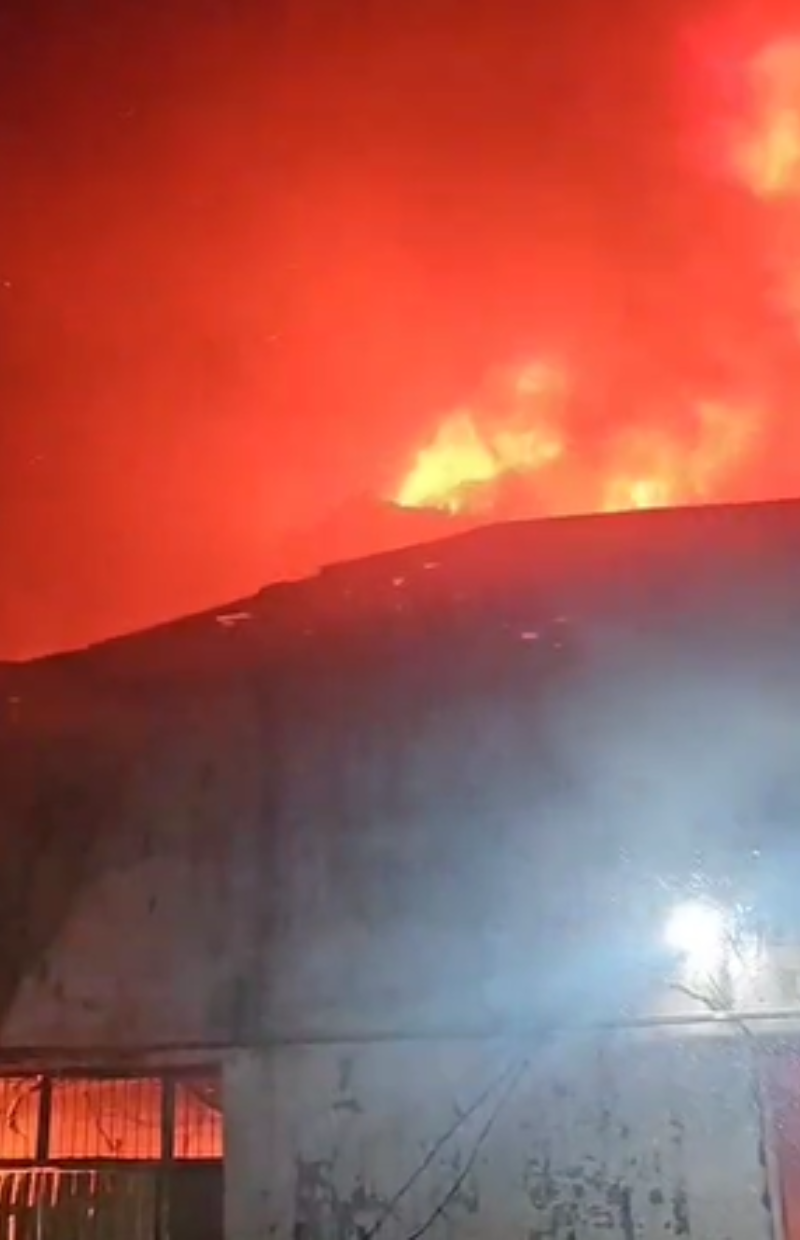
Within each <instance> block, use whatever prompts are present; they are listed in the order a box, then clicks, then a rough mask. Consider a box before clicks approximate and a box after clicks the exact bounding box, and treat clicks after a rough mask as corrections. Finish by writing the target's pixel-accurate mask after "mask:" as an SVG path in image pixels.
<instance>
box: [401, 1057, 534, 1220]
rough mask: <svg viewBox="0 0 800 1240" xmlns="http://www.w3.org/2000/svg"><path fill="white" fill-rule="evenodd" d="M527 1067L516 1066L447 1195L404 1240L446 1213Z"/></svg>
mask: <svg viewBox="0 0 800 1240" xmlns="http://www.w3.org/2000/svg"><path fill="white" fill-rule="evenodd" d="M529 1066H530V1065H529V1062H528V1060H527V1059H523V1061H522V1063H520V1064H519V1065H518V1067H517V1071H516V1072H515V1073H514V1075H513V1077H512V1079H511V1080H510V1081H509V1084H508V1086H507V1088H506V1089H505V1090H504V1091H503V1094H502V1095H501V1097H500V1099H499V1100H498V1103H497V1106H496V1107H495V1108H494V1110H493V1111H492V1113H491V1115H490V1116H489V1118H488V1119H487V1121H486V1123H485V1124H484V1125H483V1128H482V1129H481V1130H480V1132H479V1133H478V1136H477V1139H476V1141H475V1144H474V1145H473V1147H472V1149H471V1150H470V1154H469V1158H468V1159H467V1161H466V1162H465V1163H464V1166H463V1167H462V1168H461V1171H460V1172H459V1173H458V1175H457V1176H456V1178H455V1180H454V1181H453V1183H452V1184H451V1185H450V1188H449V1189H448V1190H447V1193H446V1194H445V1196H444V1197H443V1198H442V1200H441V1201H440V1202H439V1204H438V1206H437V1207H436V1209H435V1210H432V1211H431V1213H430V1214H429V1215H428V1217H427V1218H426V1219H425V1222H424V1223H421V1224H420V1226H419V1227H417V1229H416V1230H415V1231H412V1232H411V1234H410V1235H409V1236H407V1237H406V1240H421V1237H422V1236H424V1235H425V1233H426V1232H427V1231H429V1230H430V1228H431V1227H432V1226H433V1224H434V1223H435V1222H436V1220H437V1219H438V1218H441V1217H442V1215H443V1214H444V1213H445V1212H446V1210H447V1207H448V1206H449V1205H450V1203H451V1202H452V1201H453V1200H454V1199H455V1197H456V1196H457V1195H458V1193H459V1191H460V1189H461V1186H462V1184H463V1183H464V1181H465V1180H466V1178H467V1176H468V1175H469V1173H470V1172H471V1171H472V1168H473V1167H474V1166H475V1163H476V1161H477V1158H478V1155H479V1154H480V1152H481V1150H482V1149H483V1147H484V1145H485V1144H486V1142H487V1141H488V1139H489V1137H490V1136H491V1132H492V1129H493V1128H494V1126H495V1124H496V1123H497V1121H498V1120H499V1118H500V1116H501V1115H502V1113H503V1111H504V1110H505V1107H506V1105H507V1104H508V1103H509V1102H510V1100H511V1097H512V1095H513V1093H514V1091H515V1090H516V1088H517V1086H518V1085H519V1083H520V1081H521V1080H522V1078H523V1076H524V1075H525V1073H526V1072H527V1071H528V1067H529Z"/></svg>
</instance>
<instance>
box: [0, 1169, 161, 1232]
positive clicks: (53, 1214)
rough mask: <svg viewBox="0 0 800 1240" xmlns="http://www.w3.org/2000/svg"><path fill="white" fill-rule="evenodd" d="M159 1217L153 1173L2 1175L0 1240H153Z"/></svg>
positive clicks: (33, 1172)
mask: <svg viewBox="0 0 800 1240" xmlns="http://www.w3.org/2000/svg"><path fill="white" fill-rule="evenodd" d="M159 1211H160V1197H159V1190H158V1176H157V1172H155V1171H154V1170H152V1169H150V1170H145V1169H144V1168H142V1169H140V1170H125V1169H121V1168H120V1169H114V1170H103V1171H90V1170H84V1171H62V1170H57V1169H55V1168H35V1169H28V1170H27V1171H3V1172H2V1173H0V1240H84V1237H85V1238H86V1240H89V1238H90V1237H91V1240H153V1237H154V1236H156V1235H158V1233H159V1230H160V1228H159V1226H158V1219H159Z"/></svg>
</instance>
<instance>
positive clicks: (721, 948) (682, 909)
mask: <svg viewBox="0 0 800 1240" xmlns="http://www.w3.org/2000/svg"><path fill="white" fill-rule="evenodd" d="M729 930H730V928H729V925H728V918H727V916H726V915H725V913H724V911H723V910H722V909H721V908H719V907H718V906H717V905H715V904H707V903H704V902H703V901H700V900H697V901H694V902H692V903H689V904H679V905H678V906H677V907H676V908H674V909H673V910H672V913H671V914H670V916H669V919H668V921H667V924H666V927H665V932H664V937H665V940H666V943H667V946H668V947H669V948H670V950H671V951H673V952H677V953H678V954H679V955H680V956H681V957H682V958H683V961H684V963H685V964H686V965H688V966H689V968H691V969H692V970H693V971H694V970H699V971H706V970H708V971H714V970H716V969H718V968H719V967H720V966H721V965H722V964H724V962H725V957H726V954H727V949H728V940H729Z"/></svg>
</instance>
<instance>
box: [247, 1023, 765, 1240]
mask: <svg viewBox="0 0 800 1240" xmlns="http://www.w3.org/2000/svg"><path fill="white" fill-rule="evenodd" d="M754 1098H755V1096H754V1092H753V1079H752V1074H751V1064H750V1062H749V1061H748V1058H747V1048H746V1047H745V1046H743V1045H742V1043H741V1042H735V1041H734V1042H730V1043H716V1042H712V1043H708V1042H705V1043H703V1044H702V1045H700V1044H698V1043H687V1044H681V1043H677V1042H671V1041H661V1042H659V1041H640V1042H633V1041H621V1040H619V1041H606V1042H605V1043H604V1044H599V1043H597V1042H596V1041H595V1042H591V1043H590V1042H587V1041H580V1040H578V1039H577V1038H574V1039H571V1040H570V1039H567V1038H563V1037H562V1038H561V1039H560V1040H559V1041H557V1042H554V1043H552V1044H550V1045H549V1046H542V1047H539V1048H538V1049H534V1048H532V1047H530V1046H527V1047H526V1046H522V1045H517V1046H511V1045H500V1044H488V1043H484V1044H464V1043H461V1044H452V1043H451V1044H428V1045H423V1044H419V1043H417V1044H406V1045H400V1044H384V1045H380V1046H378V1045H376V1046H371V1047H354V1046H349V1047H348V1046H344V1045H342V1046H335V1047H334V1046H331V1047H327V1048H314V1049H312V1048H305V1049H301V1048H297V1049H293V1050H276V1051H273V1052H270V1053H266V1052H265V1053H262V1054H255V1053H248V1054H242V1055H239V1056H238V1057H236V1058H235V1059H234V1060H232V1061H231V1062H230V1064H229V1065H228V1069H227V1074H226V1100H225V1105H226V1121H227V1135H226V1158H227V1169H226V1175H227V1186H226V1191H227V1221H226V1235H227V1237H228V1240H266V1238H267V1237H271V1238H273V1240H351V1238H355V1237H360V1238H361V1240H366V1238H370V1240H371V1238H372V1237H373V1236H375V1235H377V1234H378V1233H379V1234H380V1236H381V1237H382V1238H383V1240H409V1237H412V1236H413V1237H420V1236H422V1235H423V1234H424V1235H426V1236H430V1237H431V1240H436V1238H437V1237H445V1236H447V1237H464V1238H467V1237H483V1236H491V1237H493V1238H495V1240H512V1237H513V1238H514V1240H575V1238H576V1237H583V1238H584V1240H586V1238H587V1237H589V1236H595V1235H596V1236H598V1237H600V1236H602V1237H604V1238H605V1240H637V1238H641V1237H656V1236H659V1237H664V1236H673V1237H680V1236H686V1237H690V1236H693V1237H696V1238H697V1240H767V1238H768V1237H773V1236H774V1235H778V1234H779V1233H780V1228H779V1219H778V1216H779V1208H778V1206H777V1204H775V1205H774V1204H773V1196H774V1186H773V1185H772V1184H771V1173H770V1171H769V1170H768V1167H767V1163H766V1157H765V1153H764V1149H763V1147H762V1141H761V1132H762V1118H763V1117H762V1116H760V1115H759V1108H758V1106H757V1105H756V1104H755V1100H754Z"/></svg>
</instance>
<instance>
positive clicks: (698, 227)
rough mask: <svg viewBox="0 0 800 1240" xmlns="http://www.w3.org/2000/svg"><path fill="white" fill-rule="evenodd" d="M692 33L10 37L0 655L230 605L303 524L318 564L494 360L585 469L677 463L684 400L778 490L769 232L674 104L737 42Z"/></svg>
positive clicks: (220, 28) (41, 33)
mask: <svg viewBox="0 0 800 1240" xmlns="http://www.w3.org/2000/svg"><path fill="white" fill-rule="evenodd" d="M95 8H96V9H97V11H95ZM101 8H102V11H100V10H101ZM696 17H697V15H696V12H691V11H690V8H689V6H686V7H684V6H683V5H673V6H667V5H664V6H660V7H659V6H653V5H650V4H647V3H645V0H636V2H635V3H633V4H632V5H631V6H629V9H628V11H627V12H626V15H625V20H621V19H620V18H619V17H617V16H614V18H613V21H612V20H611V19H609V18H608V17H607V15H606V10H605V9H603V8H602V6H601V5H599V4H597V5H595V4H592V5H590V6H589V8H588V9H586V10H585V11H582V13H581V17H580V20H577V19H576V18H575V15H574V13H573V12H572V11H571V10H570V11H569V12H568V11H567V9H566V8H565V9H560V10H559V11H558V12H549V11H548V14H547V17H546V19H545V18H543V17H542V16H540V15H539V14H538V11H534V10H533V9H531V7H530V6H529V5H525V4H521V3H517V2H516V0H501V2H500V3H496V2H495V3H489V0H475V2H474V3H469V4H459V5H456V4H454V2H453V0H434V3H431V4H426V6H425V13H424V18H423V17H422V16H418V15H415V14H413V13H410V12H408V11H407V10H406V9H405V8H404V7H403V6H390V5H384V6H380V5H378V6H373V9H372V10H371V13H370V16H369V18H368V19H365V20H363V21H362V20H358V21H357V20H355V18H354V17H352V16H350V15H348V14H347V13H346V12H344V11H343V10H340V8H338V7H337V6H332V5H329V4H327V3H325V2H324V0H316V2H315V3H313V4H311V5H302V6H301V5H299V4H294V3H288V4H286V5H282V6H269V7H268V8H267V9H265V8H264V6H263V5H258V4H255V3H253V4H250V3H247V2H243V3H242V4H241V5H239V6H235V7H234V8H230V7H228V8H225V9H221V8H219V7H218V6H214V5H210V4H209V5H203V4H201V5H192V6H188V5H186V6H184V5H182V4H177V5H170V6H168V10H165V11H164V12H162V13H159V14H158V15H157V16H155V17H152V16H149V15H148V17H147V19H145V18H144V17H143V16H141V15H140V14H139V13H138V10H136V8H135V6H134V7H131V6H129V5H125V4H122V3H121V0H120V3H118V4H117V3H115V4H112V5H107V6H90V7H89V8H87V9H85V10H84V11H83V13H82V16H81V17H80V18H79V19H78V18H75V16H74V14H69V15H65V14H64V13H63V12H62V11H61V10H60V8H59V7H58V6H56V5H55V3H52V4H51V3H49V2H45V0H43V2H42V3H41V4H38V5H37V4H31V5H28V6H20V8H19V10H18V11H17V12H16V13H15V15H14V16H13V18H12V17H9V19H8V24H7V28H4V38H3V40H2V41H0V56H2V57H3V63H2V64H1V65H0V69H2V74H0V81H2V87H0V90H2V98H1V99H0V104H1V105H2V110H3V116H4V124H5V127H6V132H7V133H8V135H9V140H8V142H6V143H5V144H4V146H3V150H2V161H3V174H4V175H3V181H4V184H5V185H7V186H9V187H10V190H9V191H8V192H7V193H5V194H4V197H3V204H2V207H1V208H0V211H1V212H2V219H1V220H0V225H1V228H0V231H1V232H2V237H3V252H2V255H0V259H2V262H1V263H0V267H1V268H2V269H0V281H2V287H0V322H1V324H2V329H3V330H2V350H3V352H2V356H0V421H1V422H2V429H1V430H0V442H1V443H2V448H3V452H2V454H1V457H2V459H1V461H0V470H2V476H1V477H0V496H2V499H0V504H1V505H2V508H0V520H2V528H3V535H4V573H5V575H6V576H5V581H6V583H7V584H6V587H5V589H4V598H3V609H4V610H3V613H2V615H0V650H2V651H3V652H5V653H9V654H11V653H14V654H23V653H33V652H34V651H35V650H41V649H47V648H52V647H54V646H59V645H63V644H65V643H73V642H81V641H84V640H87V639H89V638H96V637H99V636H101V635H104V634H108V633H111V632H113V631H120V630H125V629H129V628H131V627H135V626H136V625H140V624H143V623H145V622H147V621H149V620H155V619H158V618H163V617H166V616H168V615H170V614H175V613H178V612H181V611H187V610H191V609H194V608H196V607H198V606H202V605H206V604H208V605H211V604H213V603H215V602H217V601H219V599H220V598H224V597H225V596H236V595H241V594H242V593H243V592H244V591H246V590H248V589H251V588H257V587H258V586H259V585H261V584H263V582H264V580H265V579H266V578H268V577H269V576H270V575H271V574H272V573H273V572H275V571H277V568H276V566H277V565H281V566H283V564H284V563H285V559H286V557H285V556H284V555H282V554H281V547H282V544H283V542H284V540H285V539H286V538H287V537H288V535H289V533H290V532H291V531H292V530H293V529H295V528H298V527H300V528H312V527H313V528H316V529H318V530H319V545H318V558H319V560H320V561H324V560H326V559H328V558H330V555H329V549H328V548H327V546H326V534H325V528H326V526H325V520H324V518H325V514H326V513H328V512H329V511H333V510H337V509H338V508H339V507H340V506H341V504H342V503H345V502H346V501H347V499H348V496H351V495H354V494H356V495H360V494H363V493H364V492H371V493H372V494H374V495H383V494H386V493H387V489H388V490H391V488H392V486H393V485H395V484H396V482H397V481H398V480H399V477H400V475H401V474H402V470H403V467H404V463H405V462H407V461H408V460H410V459H411V458H412V457H413V455H414V453H415V452H416V451H417V450H418V448H419V447H420V446H421V445H422V444H423V443H424V442H425V441H426V440H427V439H428V438H429V437H430V435H431V434H432V432H433V431H434V430H435V426H436V422H437V419H438V418H439V417H440V416H441V415H442V413H443V411H446V410H448V409H450V408H453V407H454V406H457V405H458V404H459V402H461V401H462V400H463V399H464V397H465V394H469V393H471V392H474V391H475V390H477V389H478V388H479V387H480V384H481V382H482V378H483V376H484V375H485V374H487V373H490V372H491V371H492V369H493V368H494V367H496V366H501V367H502V366H505V365H506V364H508V363H509V361H513V360H514V359H516V358H519V357H529V356H531V355H534V356H549V355H553V354H555V355H557V356H559V357H561V356H563V357H565V358H566V359H568V360H569V362H570V365H571V366H572V367H573V368H574V370H575V372H576V373H579V374H580V375H581V376H582V379H581V385H582V389H583V390H585V391H586V393H587V398H586V402H585V410H584V411H583V413H582V415H581V431H580V436H579V446H580V450H581V452H582V453H583V454H584V455H585V456H587V457H591V456H592V454H593V453H595V452H600V451H601V450H602V445H603V444H604V443H605V442H606V441H607V439H608V433H609V431H610V430H611V429H613V430H614V431H615V433H616V432H618V431H619V429H620V428H621V427H624V426H626V425H629V426H631V427H636V426H638V425H639V424H640V423H641V421H642V419H650V420H652V419H653V418H658V419H659V420H660V425H662V426H663V425H665V424H667V425H669V426H670V427H674V428H675V429H676V432H678V431H680V430H681V427H682V419H683V418H684V416H685V415H684V409H685V395H686V393H687V392H689V393H691V394H695V393H697V391H698V390H700V389H702V390H703V394H704V395H707V394H710V397H711V398H712V399H720V400H725V401H728V402H734V403H736V404H740V403H742V402H744V403H747V404H748V405H750V404H755V405H756V406H757V407H758V408H759V409H762V408H763V409H764V410H765V411H766V413H765V417H767V416H768V418H769V421H768V423H767V422H765V424H764V425H765V426H766V427H768V433H767V434H766V435H765V436H764V437H763V439H762V441H761V446H760V447H759V450H758V453H757V454H756V455H754V456H753V457H752V459H751V461H750V462H749V464H748V471H749V472H748V475H747V478H746V480H745V481H744V482H742V485H741V486H740V487H739V493H741V494H743V495H747V496H748V497H751V498H757V497H761V496H764V495H766V494H772V493H775V492H782V493H787V492H789V491H792V490H795V489H797V482H798V479H797V477H796V467H795V466H794V464H793V462H794V461H795V460H798V459H800V454H799V453H797V452H796V451H795V445H796V431H795V430H794V426H793V422H792V416H791V415H792V412H793V406H792V392H793V390H794V387H795V382H796V379H797V378H798V377H800V376H798V375H797V356H796V353H797V351H796V327H795V324H794V321H793V320H792V317H791V315H789V314H788V313H787V311H786V305H785V303H786V297H783V298H780V297H778V296H777V295H776V293H775V280H776V278H777V276H776V272H777V271H778V270H779V269H783V268H784V267H785V266H786V264H785V262H784V260H783V258H782V255H783V254H784V253H786V252H789V250H790V249H791V246H790V241H792V238H793V237H794V236H795V233H794V232H793V231H792V228H793V225H791V227H790V223H789V222H788V221H789V215H788V214H787V210H786V203H783V204H782V206H777V207H776V206H775V204H772V205H765V204H764V203H762V202H761V201H756V200H754V197H753V194H752V193H751V192H749V191H748V190H747V189H746V187H744V186H742V185H741V184H738V183H736V181H735V178H731V177H726V176H725V175H722V170H721V168H720V161H719V159H718V158H717V159H716V160H709V159H705V158H699V156H698V151H699V150H700V149H701V148H702V151H703V152H705V151H706V149H707V148H708V146H709V143H708V142H707V141H706V137H707V128H708V127H707V125H706V118H707V117H708V116H709V115H713V116H714V118H715V120H716V121H718V122H719V124H718V125H717V126H716V128H717V130H721V131H724V132H725V133H727V128H728V127H727V118H730V117H732V107H733V105H731V104H730V102H729V100H728V98H727V96H726V98H725V100H724V101H723V102H720V101H719V100H716V97H715V102H714V106H713V107H711V106H709V104H708V99H707V97H706V96H704V95H703V91H701V90H700V88H699V86H698V81H699V80H701V79H702V80H703V81H706V80H707V78H708V75H707V74H706V73H705V64H706V60H707V58H708V54H709V48H710V47H713V48H714V49H716V50H717V51H718V50H719V49H720V48H721V49H723V51H724V52H725V55H724V56H723V57H722V58H723V59H725V58H726V57H727V61H734V62H735V63H737V64H744V61H745V59H746V55H747V54H749V51H750V45H749V44H748V45H747V46H745V44H744V43H742V47H741V49H740V48H739V46H738V45H736V46H735V47H734V44H735V40H732V39H731V38H730V37H729V36H728V34H727V32H726V29H723V27H724V26H725V23H724V22H722V25H721V26H720V23H719V22H717V24H716V26H714V29H713V38H712V36H711V35H709V34H707V33H706V28H705V27H703V30H702V31H701V33H700V34H698V35H697V36H696V37H695V38H693V41H692V40H689V41H688V42H687V32H690V33H691V32H693V31H694V29H695V27H696V26H697V20H696ZM725 20H726V21H727V19H725ZM770 21H773V27H774V23H775V22H776V21H777V18H775V19H773V18H771V17H770V16H769V15H768V14H765V13H761V14H760V16H759V19H758V29H759V32H760V33H759V37H761V35H763V36H764V37H765V38H766V37H768V36H769V35H770V30H769V25H770ZM76 22H78V25H77V26H76ZM82 22H85V23H86V24H85V26H82V25H81V23H82ZM776 28H777V27H775V29H776ZM781 30H783V27H781ZM720 31H722V33H720ZM731 47H733V49H734V50H733V51H730V50H729V49H730V48H731ZM715 55H716V52H715ZM703 57H706V60H704V59H703ZM737 57H738V59H737ZM727 61H726V63H727ZM740 94H741V92H740ZM734 103H735V106H736V107H738V106H739V96H737V98H736V99H735V100H734ZM723 120H725V121H726V123H725V124H722V121H723ZM715 141H716V142H717V146H716V147H715V150H716V151H719V149H720V142H721V138H720V139H719V140H717V138H716V137H715ZM773 208H774V210H779V211H781V212H782V214H781V217H780V218H781V220H782V221H783V222H782V223H781V226H780V228H777V227H776V226H775V223H776V219H777V217H776V216H775V215H774V212H773ZM771 212H772V214H770V213H771ZM780 237H782V238H783V240H781V241H780V247H782V248H780V254H778V253H777V250H776V247H778V243H779V238H780ZM792 244H793V242H792ZM795 252H797V251H796V250H795ZM353 549H354V551H355V550H362V551H364V552H369V551H370V550H372V531H371V526H370V521H369V520H368V519H366V518H365V521H364V526H363V530H362V531H361V535H360V537H359V538H358V539H355V540H354V545H353ZM98 566H102V571H98Z"/></svg>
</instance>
